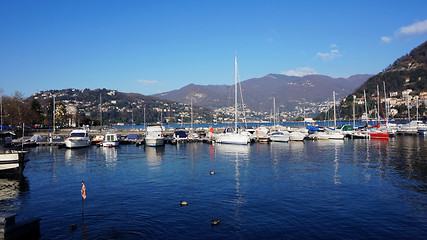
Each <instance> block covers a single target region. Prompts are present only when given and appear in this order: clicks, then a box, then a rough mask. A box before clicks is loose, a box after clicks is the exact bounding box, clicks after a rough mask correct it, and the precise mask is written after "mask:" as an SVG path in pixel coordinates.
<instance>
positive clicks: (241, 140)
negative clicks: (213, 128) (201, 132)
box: [215, 127, 251, 145]
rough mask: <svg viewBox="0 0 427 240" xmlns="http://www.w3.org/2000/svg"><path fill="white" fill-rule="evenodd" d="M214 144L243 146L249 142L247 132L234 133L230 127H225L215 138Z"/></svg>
mask: <svg viewBox="0 0 427 240" xmlns="http://www.w3.org/2000/svg"><path fill="white" fill-rule="evenodd" d="M215 142H216V143H226V144H238V145H242V144H243V145H245V144H248V143H250V142H251V139H250V137H249V133H248V132H239V131H238V130H237V131H235V130H234V129H233V128H232V127H227V128H226V129H225V130H224V132H223V133H220V134H217V135H216V136H215Z"/></svg>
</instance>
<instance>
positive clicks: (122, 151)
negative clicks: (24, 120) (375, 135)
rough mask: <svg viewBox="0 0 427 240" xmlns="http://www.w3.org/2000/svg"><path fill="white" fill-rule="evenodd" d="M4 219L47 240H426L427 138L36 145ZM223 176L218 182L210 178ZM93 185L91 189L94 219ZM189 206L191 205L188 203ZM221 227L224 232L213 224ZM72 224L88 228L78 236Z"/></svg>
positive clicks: (9, 183) (3, 183)
mask: <svg viewBox="0 0 427 240" xmlns="http://www.w3.org/2000/svg"><path fill="white" fill-rule="evenodd" d="M29 159H30V162H28V164H27V167H26V169H25V171H24V177H22V178H18V179H10V178H0V188H1V193H2V194H1V195H0V206H1V209H2V211H8V212H16V213H18V214H19V216H21V217H23V218H25V217H41V218H42V221H41V222H40V224H41V234H42V236H41V238H42V239H144V238H148V239H151V238H155V239H205V238H207V239H236V238H243V239H306V238H310V239H336V238H344V239H371V238H392V239H423V238H424V237H425V236H426V235H427V232H426V231H427V230H426V229H427V227H426V226H427V217H426V216H427V197H426V186H427V184H426V182H427V162H426V161H427V139H425V138H422V137H415V136H398V137H396V138H391V139H390V140H389V141H381V140H365V139H360V140H344V141H342V140H341V141H307V142H304V143H302V142H289V143H270V144H252V145H249V146H245V145H242V146H236V145H220V144H214V145H209V144H203V143H189V144H179V145H175V146H172V145H166V146H164V147H160V148H148V147H144V146H140V147H136V146H132V145H123V146H120V147H119V148H112V149H110V148H108V149H104V148H97V147H89V148H85V149H71V150H70V149H57V148H43V147H39V148H35V149H31V152H30V153H29ZM211 171H214V173H215V174H210V172H211ZM81 181H84V183H85V185H86V188H87V198H86V199H85V200H84V215H83V216H84V217H83V218H82V209H81V208H82V202H81V201H82V200H81V196H80V187H81ZM179 201H187V202H188V206H180V204H179ZM212 219H219V220H220V223H219V224H218V225H215V226H212V225H211V220H212ZM72 224H76V225H77V229H75V230H71V229H70V226H71V225H72Z"/></svg>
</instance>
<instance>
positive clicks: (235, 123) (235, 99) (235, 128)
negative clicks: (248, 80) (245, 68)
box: [234, 56, 237, 132]
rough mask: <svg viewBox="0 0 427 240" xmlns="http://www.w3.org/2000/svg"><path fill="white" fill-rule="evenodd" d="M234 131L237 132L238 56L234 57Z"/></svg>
mask: <svg viewBox="0 0 427 240" xmlns="http://www.w3.org/2000/svg"><path fill="white" fill-rule="evenodd" d="M234 131H235V132H237V56H235V57H234Z"/></svg>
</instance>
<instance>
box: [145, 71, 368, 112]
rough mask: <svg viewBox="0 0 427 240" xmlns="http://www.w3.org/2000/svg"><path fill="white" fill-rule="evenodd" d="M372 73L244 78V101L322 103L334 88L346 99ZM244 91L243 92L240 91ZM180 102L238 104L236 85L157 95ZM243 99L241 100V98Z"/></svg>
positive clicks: (263, 106) (252, 104) (255, 105)
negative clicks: (341, 76)
mask: <svg viewBox="0 0 427 240" xmlns="http://www.w3.org/2000/svg"><path fill="white" fill-rule="evenodd" d="M371 76H372V75H369V74H358V75H353V76H350V77H348V78H332V77H328V76H324V75H307V76H304V77H296V76H287V75H282V74H268V75H266V76H264V77H261V78H251V79H248V80H245V81H242V82H241V84H240V88H241V89H242V91H241V93H242V94H240V93H239V98H240V95H243V100H244V101H243V102H244V103H245V105H246V106H247V107H248V108H249V109H251V110H253V111H269V110H270V109H272V102H273V100H272V99H273V97H275V98H276V105H277V106H281V107H283V108H282V109H283V110H291V109H293V108H294V107H295V105H298V104H301V103H320V102H324V101H326V100H327V99H328V98H329V99H332V91H335V92H336V96H337V98H343V97H345V96H347V95H348V94H349V93H351V92H352V91H354V90H355V89H356V88H358V87H359V86H360V85H361V84H363V83H364V82H365V81H366V80H367V79H368V78H370V77H371ZM239 92H240V91H239ZM153 96H155V97H158V98H163V99H167V100H171V101H176V102H183V103H189V102H190V99H191V98H193V103H194V104H196V105H199V106H203V107H209V108H220V107H226V106H232V105H233V104H234V84H232V85H196V84H189V85H187V86H185V87H183V88H181V89H179V90H173V91H169V92H164V93H160V94H156V95H153ZM239 101H240V100H239Z"/></svg>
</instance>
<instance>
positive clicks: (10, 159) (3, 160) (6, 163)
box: [0, 150, 28, 174]
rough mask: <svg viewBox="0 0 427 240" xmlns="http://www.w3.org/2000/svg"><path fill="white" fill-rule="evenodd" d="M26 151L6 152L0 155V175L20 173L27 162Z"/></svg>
mask: <svg viewBox="0 0 427 240" xmlns="http://www.w3.org/2000/svg"><path fill="white" fill-rule="evenodd" d="M25 153H27V152H26V151H14V150H8V151H6V152H4V153H0V174H15V173H18V174H19V173H22V172H23V171H24V168H25V165H26V163H27V162H28V160H27V159H25Z"/></svg>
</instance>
